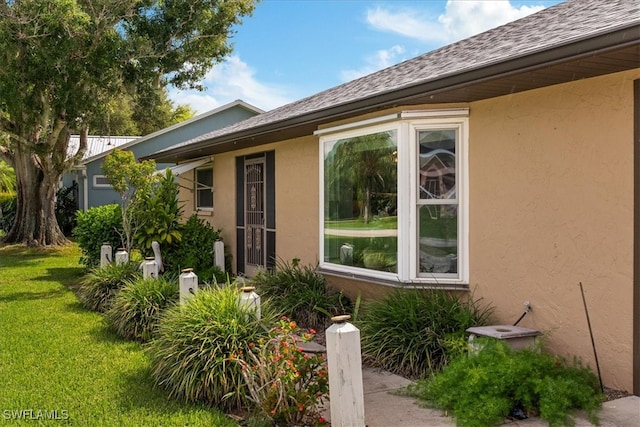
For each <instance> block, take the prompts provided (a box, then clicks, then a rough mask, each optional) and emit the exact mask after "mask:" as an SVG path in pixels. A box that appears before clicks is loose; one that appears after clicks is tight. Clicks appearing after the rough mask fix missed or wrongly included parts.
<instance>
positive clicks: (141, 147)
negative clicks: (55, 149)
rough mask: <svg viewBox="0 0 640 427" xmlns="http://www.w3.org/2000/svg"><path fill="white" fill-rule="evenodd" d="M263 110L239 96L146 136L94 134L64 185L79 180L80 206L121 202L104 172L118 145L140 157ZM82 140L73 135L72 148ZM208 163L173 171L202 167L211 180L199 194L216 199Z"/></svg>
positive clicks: (201, 172)
mask: <svg viewBox="0 0 640 427" xmlns="http://www.w3.org/2000/svg"><path fill="white" fill-rule="evenodd" d="M262 112H263V111H262V110H261V109H259V108H257V107H254V106H253V105H250V104H248V103H246V102H244V101H241V100H236V101H233V102H231V103H228V104H226V105H223V106H220V107H218V108H215V109H213V110H211V111H208V112H206V113H204V114H200V115H198V116H195V117H192V118H191V119H189V120H185V121H183V122H181V123H178V124H175V125H173V126H169V127H167V128H165V129H161V130H159V131H157V132H154V133H151V134H149V135H146V136H142V137H121V136H105V137H103V136H90V137H89V142H88V144H87V145H88V147H87V152H86V153H85V155H84V158H83V160H82V162H80V164H79V165H78V166H76V167H75V168H73V169H72V170H71V171H70V172H68V173H67V174H66V175H65V176H64V177H63V185H65V186H67V187H70V186H72V185H73V183H74V182H75V183H77V185H78V194H77V200H78V207H79V208H80V209H82V210H87V209H88V208H91V207H94V206H101V205H106V204H109V203H119V202H120V196H119V195H118V193H116V192H115V190H113V188H111V185H109V182H108V181H107V178H106V177H105V176H104V173H103V172H102V163H103V161H104V157H105V156H106V155H107V154H109V153H110V152H111V151H112V150H113V149H114V148H119V149H123V150H129V151H132V152H133V154H134V155H135V157H136V158H140V157H142V156H148V155H150V154H152V153H154V152H155V151H159V150H162V149H165V148H167V147H170V146H172V145H174V144H176V143H177V142H180V141H184V140H187V139H191V138H194V137H196V136H198V135H202V134H203V133H207V132H211V131H213V130H216V129H220V128H223V127H225V126H227V125H230V124H232V123H236V122H239V121H242V120H245V119H247V118H249V117H252V116H255V115H256V114H260V113H262ZM78 144H79V137H77V136H75V137H74V136H72V137H71V140H70V144H69V146H70V149H72V150H73V151H75V150H74V148H75V149H77V147H78ZM206 163H207V160H204V159H203V160H200V161H198V162H193V163H190V164H189V165H182V166H181V167H179V168H176V169H175V170H174V171H173V172H174V174H175V175H179V174H181V173H184V172H185V171H187V170H189V171H190V170H192V169H193V168H198V167H200V169H198V173H199V175H201V178H202V180H203V182H207V185H206V186H203V187H202V188H199V190H198V194H200V195H201V196H202V197H205V198H207V200H212V199H213V194H212V192H211V191H212V190H211V189H212V184H213V183H212V182H210V180H211V179H212V178H213V174H212V172H211V166H210V165H209V166H208V167H207V165H206ZM171 166H174V163H158V164H157V167H158V169H159V170H164V169H165V168H167V167H171ZM207 180H208V181H207ZM191 186H192V185H190V187H191ZM207 200H205V202H206V201H207ZM209 204H211V203H209Z"/></svg>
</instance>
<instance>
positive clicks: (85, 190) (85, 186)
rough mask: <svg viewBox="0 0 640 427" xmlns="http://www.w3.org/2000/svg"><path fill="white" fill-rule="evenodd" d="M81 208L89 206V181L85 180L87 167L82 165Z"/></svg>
mask: <svg viewBox="0 0 640 427" xmlns="http://www.w3.org/2000/svg"><path fill="white" fill-rule="evenodd" d="M81 172H82V210H83V211H84V212H86V211H87V209H88V208H89V181H88V180H87V167H86V166H84V165H82V169H81Z"/></svg>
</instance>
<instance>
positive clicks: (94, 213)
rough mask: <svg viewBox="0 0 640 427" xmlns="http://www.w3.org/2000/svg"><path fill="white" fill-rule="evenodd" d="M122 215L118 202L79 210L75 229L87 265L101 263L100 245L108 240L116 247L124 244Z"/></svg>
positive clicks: (82, 258) (91, 265)
mask: <svg viewBox="0 0 640 427" xmlns="http://www.w3.org/2000/svg"><path fill="white" fill-rule="evenodd" d="M121 234H122V215H121V213H120V206H118V205H116V204H111V205H104V206H97V207H94V208H91V209H88V210H87V211H86V212H82V211H78V214H77V224H76V227H75V228H74V229H73V235H74V237H75V238H76V242H77V243H78V246H80V249H81V250H82V257H80V262H82V263H83V264H84V265H85V266H87V267H95V266H97V265H98V264H99V263H100V246H102V244H103V243H105V242H108V243H109V244H111V247H112V248H114V249H116V248H118V247H120V246H121V245H122V243H121V242H122V239H121V238H120V236H121Z"/></svg>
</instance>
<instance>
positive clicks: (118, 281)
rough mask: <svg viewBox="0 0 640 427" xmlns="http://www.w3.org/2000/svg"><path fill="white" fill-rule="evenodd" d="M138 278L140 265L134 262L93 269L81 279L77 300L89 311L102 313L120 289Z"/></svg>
mask: <svg viewBox="0 0 640 427" xmlns="http://www.w3.org/2000/svg"><path fill="white" fill-rule="evenodd" d="M140 277H142V273H141V272H140V265H139V264H138V263H136V262H128V263H124V264H120V265H118V264H115V263H111V264H108V265H107V266H105V267H103V268H100V267H94V268H92V269H91V270H90V271H89V273H88V274H87V275H86V276H85V277H84V278H83V279H82V282H81V283H80V286H79V288H78V298H79V299H80V302H82V305H84V306H85V307H86V308H88V309H89V310H93V311H97V312H100V313H103V312H105V311H107V310H108V309H109V308H110V307H111V303H112V302H113V299H114V298H115V296H116V293H117V292H118V290H119V289H120V288H122V287H123V286H124V285H125V284H126V283H129V282H131V281H133V280H136V279H138V278H140Z"/></svg>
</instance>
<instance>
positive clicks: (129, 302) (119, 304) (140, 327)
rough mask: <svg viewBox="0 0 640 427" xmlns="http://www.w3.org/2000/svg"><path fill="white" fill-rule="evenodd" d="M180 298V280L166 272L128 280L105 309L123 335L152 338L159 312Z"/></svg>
mask: <svg viewBox="0 0 640 427" xmlns="http://www.w3.org/2000/svg"><path fill="white" fill-rule="evenodd" d="M178 298H179V287H178V282H177V281H176V280H171V279H167V278H166V277H164V276H163V277H159V278H157V279H151V278H149V279H138V280H135V281H131V282H127V283H126V284H125V285H124V287H123V288H122V289H120V290H119V291H118V293H117V295H116V296H115V299H114V300H113V303H112V304H111V307H110V308H109V310H107V311H106V313H105V315H106V319H107V322H108V323H109V325H111V327H113V328H114V329H115V330H116V332H118V334H120V336H122V337H123V338H127V339H132V340H136V341H142V342H146V341H150V340H151V338H152V336H153V334H154V332H155V330H156V327H157V324H158V320H159V318H160V315H161V314H162V312H163V311H164V310H165V309H167V308H168V307H170V306H172V305H173V304H175V303H176V302H177V301H178Z"/></svg>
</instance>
